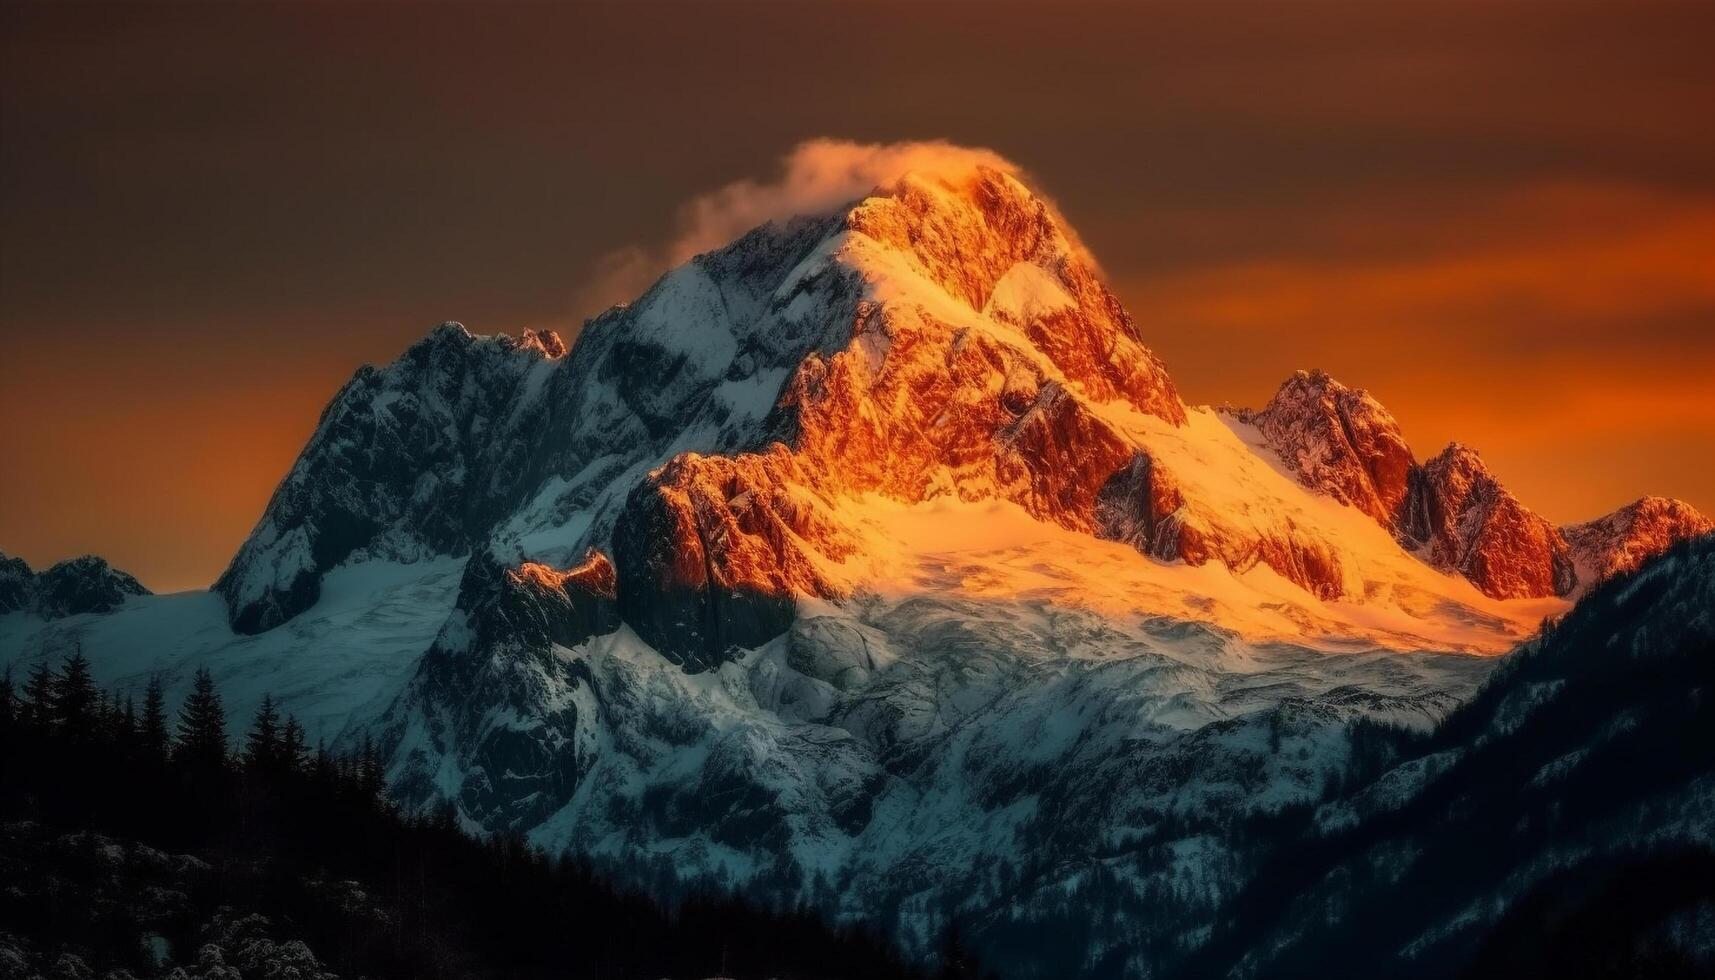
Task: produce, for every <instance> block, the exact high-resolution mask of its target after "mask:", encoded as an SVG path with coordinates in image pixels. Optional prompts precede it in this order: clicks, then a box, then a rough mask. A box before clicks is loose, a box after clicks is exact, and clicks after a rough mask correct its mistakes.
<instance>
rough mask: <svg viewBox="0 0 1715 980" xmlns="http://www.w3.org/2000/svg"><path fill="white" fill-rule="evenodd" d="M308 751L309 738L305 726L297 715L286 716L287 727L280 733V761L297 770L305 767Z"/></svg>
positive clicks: (288, 767)
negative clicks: (305, 757)
mask: <svg viewBox="0 0 1715 980" xmlns="http://www.w3.org/2000/svg"><path fill="white" fill-rule="evenodd" d="M307 752H308V739H307V738H306V737H305V735H304V726H302V725H300V724H298V718H297V716H296V715H287V716H286V729H285V731H284V732H282V733H281V734H280V761H281V763H282V764H284V765H285V767H286V768H287V769H290V770H292V771H293V772H297V771H298V770H301V769H303V768H304V756H305V754H306V753H307Z"/></svg>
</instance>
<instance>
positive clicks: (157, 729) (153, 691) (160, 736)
mask: <svg viewBox="0 0 1715 980" xmlns="http://www.w3.org/2000/svg"><path fill="white" fill-rule="evenodd" d="M138 739H139V741H141V743H142V745H143V751H144V752H146V753H148V755H149V756H150V757H151V758H154V759H165V758H166V757H167V741H168V735H167V695H166V691H165V690H164V688H163V687H162V684H161V677H160V675H159V674H156V675H154V676H152V677H150V678H149V687H148V689H147V690H146V691H145V692H144V693H143V720H142V723H141V727H140V728H139V730H138Z"/></svg>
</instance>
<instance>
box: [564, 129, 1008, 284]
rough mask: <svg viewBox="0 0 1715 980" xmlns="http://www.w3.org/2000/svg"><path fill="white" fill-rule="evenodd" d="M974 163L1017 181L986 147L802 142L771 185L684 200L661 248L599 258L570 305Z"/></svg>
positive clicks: (749, 183) (738, 185) (733, 186)
mask: <svg viewBox="0 0 1715 980" xmlns="http://www.w3.org/2000/svg"><path fill="white" fill-rule="evenodd" d="M978 166H984V167H991V168H993V169H996V170H1001V171H1004V172H1006V173H1010V174H1013V175H1016V176H1022V171H1021V170H1020V168H1019V167H1018V165H1016V164H1014V163H1013V162H1012V161H1010V160H1008V159H1006V158H1005V157H1003V156H1001V155H1000V154H998V153H996V152H994V151H993V150H988V149H983V148H980V147H966V146H956V145H954V144H952V143H948V142H946V141H943V140H924V141H909V142H900V143H854V142H851V141H849V140H835V139H813V140H807V141H805V142H803V143H799V144H798V145H797V146H795V147H793V148H792V150H791V152H789V153H787V154H786V155H785V156H784V157H782V158H781V161H780V173H779V175H778V176H777V177H775V178H774V179H773V180H769V181H757V180H751V179H745V180H736V181H733V182H732V183H730V184H727V185H726V186H724V187H721V188H719V189H717V190H714V191H710V192H709V193H707V194H703V195H700V196H698V197H696V198H694V199H693V200H691V201H690V202H688V203H686V204H685V205H684V206H683V207H682V208H680V209H679V215H678V221H677V231H676V233H675V234H674V236H673V239H672V240H671V241H670V242H668V243H666V244H665V245H662V246H659V247H653V248H649V247H642V246H638V245H628V246H626V247H624V248H621V249H616V250H614V251H612V252H609V253H607V254H606V255H604V256H603V257H602V258H601V259H600V260H598V262H597V267H596V269H595V270H593V272H592V274H591V276H590V279H589V284H588V285H587V286H586V287H585V288H584V289H582V290H580V291H579V294H578V299H577V305H578V307H579V310H580V312H583V313H594V312H596V311H599V310H601V309H605V308H606V307H608V306H611V305H612V304H614V303H619V302H624V301H626V300H630V299H633V298H635V297H636V296H637V295H638V294H639V293H641V292H642V291H643V290H644V289H646V288H648V286H649V284H650V283H651V282H653V281H654V279H655V278H656V277H657V276H659V275H660V274H661V273H663V272H665V271H666V270H668V269H670V268H672V267H673V266H676V265H678V264H679V263H681V262H684V261H685V260H687V259H689V258H691V257H692V256H694V255H697V254H698V253H701V252H706V251H708V250H709V249H712V248H718V247H719V246H721V245H725V244H726V243H727V242H730V241H732V240H733V239H735V238H737V237H739V236H740V235H742V234H744V233H745V232H747V231H749V230H750V229H752V228H755V227H757V226H758V225H762V224H766V223H767V222H770V221H784V220H786V219H788V218H791V217H793V216H795V215H812V214H824V213H827V212H830V211H832V210H833V209H835V208H838V207H840V206H841V205H844V204H847V203H850V202H852V201H855V200H857V199H858V198H860V197H862V196H863V195H865V194H867V193H869V192H870V191H872V190H874V189H875V188H877V187H880V186H882V185H884V184H889V183H892V182H893V181H895V180H897V179H898V178H900V177H902V176H904V175H905V174H907V173H913V172H915V173H931V174H948V175H952V174H961V173H965V172H968V171H970V170H971V169H973V168H975V167H978Z"/></svg>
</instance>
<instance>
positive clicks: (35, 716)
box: [18, 660, 54, 728]
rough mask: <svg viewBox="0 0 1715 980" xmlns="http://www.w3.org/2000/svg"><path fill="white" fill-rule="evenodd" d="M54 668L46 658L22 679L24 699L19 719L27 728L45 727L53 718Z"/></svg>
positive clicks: (20, 706) (20, 707)
mask: <svg viewBox="0 0 1715 980" xmlns="http://www.w3.org/2000/svg"><path fill="white" fill-rule="evenodd" d="M53 703H54V670H53V668H52V667H49V666H48V662H47V661H46V660H44V661H42V662H41V663H38V664H36V665H35V666H34V667H31V668H30V676H29V677H28V678H26V679H25V681H24V701H23V703H22V704H21V705H19V711H18V716H19V720H20V721H22V722H23V723H24V725H25V726H26V727H29V728H46V727H48V725H49V724H50V722H51V721H52V719H53Z"/></svg>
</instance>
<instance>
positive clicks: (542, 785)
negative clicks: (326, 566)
mask: <svg viewBox="0 0 1715 980" xmlns="http://www.w3.org/2000/svg"><path fill="white" fill-rule="evenodd" d="M616 597H617V580H616V576H615V574H614V569H613V565H612V563H611V562H609V561H608V559H607V557H606V556H605V555H601V554H599V553H598V554H594V555H591V556H590V557H589V558H588V559H587V560H585V561H584V562H583V563H581V564H579V565H578V566H576V567H573V568H570V569H567V570H564V571H559V570H555V569H552V568H548V567H547V566H544V565H538V564H524V565H521V566H519V567H517V568H509V567H506V566H505V565H504V564H503V563H501V562H499V561H497V560H496V559H494V557H493V556H492V555H489V554H488V553H487V552H486V551H479V552H477V553H476V554H474V555H473V556H472V557H471V560H470V562H469V563H468V564H467V565H466V566H465V575H464V579H463V581H462V582H461V583H460V585H459V598H458V604H457V606H456V607H455V608H454V611H453V614H452V615H451V616H450V617H449V618H448V620H447V624H446V625H445V626H444V627H443V628H442V630H441V633H440V635H439V636H438V637H437V638H436V640H435V643H434V645H433V646H432V647H430V649H429V651H428V653H426V654H425V655H424V657H423V661H422V663H421V665H420V666H419V667H418V670H417V674H416V676H415V677H414V678H413V679H412V681H411V684H410V686H409V687H408V688H407V689H406V691H405V692H404V693H403V694H401V695H400V697H399V699H398V700H397V701H396V702H395V704H394V705H393V706H392V708H390V709H389V712H388V715H387V717H386V718H385V719H384V720H383V722H382V728H383V731H384V741H385V742H387V743H388V744H391V745H396V746H398V748H397V750H396V751H395V754H394V762H393V766H392V775H393V779H394V782H395V784H396V786H397V787H398V791H399V792H400V793H401V794H402V796H404V797H406V798H411V799H428V798H432V797H434V796H436V795H440V796H444V797H447V798H451V799H455V800H456V801H457V802H458V805H459V807H460V809H461V810H462V811H463V812H464V813H465V814H466V815H467V816H468V817H470V818H471V819H472V820H475V821H476V822H478V823H479V824H481V825H482V826H484V827H487V828H490V829H494V828H504V827H515V826H529V825H531V824H534V823H536V822H538V821H540V820H541V819H542V818H543V817H545V816H546V815H547V814H548V813H549V812H551V811H552V809H553V808H554V807H555V806H557V805H558V801H563V800H564V799H566V798H567V797H569V796H570V795H571V793H572V791H573V790H574V789H575V788H576V785H577V780H578V776H579V774H580V772H582V771H583V769H584V768H586V767H587V764H588V759H589V756H590V753H591V752H592V751H593V748H592V740H593V734H592V732H593V726H594V724H595V718H594V705H593V704H592V703H591V702H590V700H589V698H588V696H587V692H588V687H587V685H586V684H585V683H584V681H583V680H582V679H580V678H581V674H582V672H581V669H580V667H579V666H578V665H577V664H575V663H567V662H565V661H562V660H560V659H558V658H557V657H556V656H555V655H554V648H555V646H556V645H557V646H560V647H574V646H577V645H578V644H580V643H583V642H585V641H587V640H589V639H590V638H591V637H592V636H598V635H602V634H606V633H610V632H612V631H613V630H614V629H616V628H618V626H619V612H618V605H617V602H616ZM580 692H581V696H580ZM425 760H434V761H433V762H428V761H425ZM443 766H456V768H457V771H458V773H459V776H458V778H457V780H456V782H452V783H449V782H448V781H447V780H445V779H443V778H442V777H441V776H440V775H439V773H438V770H439V769H440V768H442V767H443Z"/></svg>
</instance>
